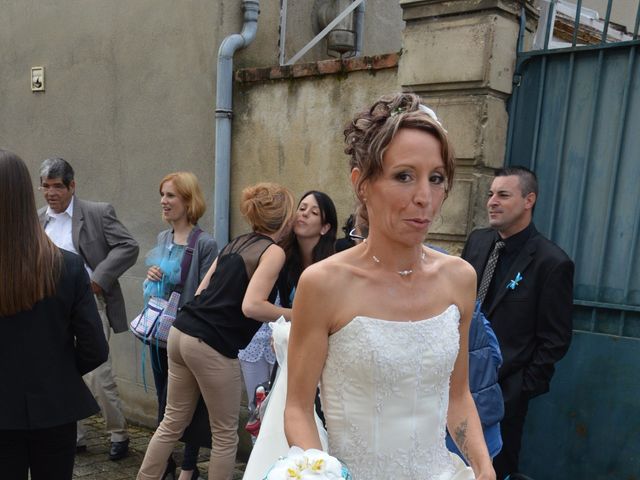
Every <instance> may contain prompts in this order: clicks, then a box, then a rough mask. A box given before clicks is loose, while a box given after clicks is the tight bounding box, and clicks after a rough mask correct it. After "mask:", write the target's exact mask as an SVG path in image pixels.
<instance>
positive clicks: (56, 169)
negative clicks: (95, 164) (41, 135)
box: [40, 157, 74, 188]
mask: <svg viewBox="0 0 640 480" xmlns="http://www.w3.org/2000/svg"><path fill="white" fill-rule="evenodd" d="M43 178H61V179H62V183H63V184H64V186H65V187H67V188H69V185H71V181H72V180H73V178H74V172H73V167H72V166H71V165H69V162H67V161H66V160H65V159H64V158H60V157H52V158H47V159H46V160H43V162H42V165H41V166H40V183H42V179H43Z"/></svg>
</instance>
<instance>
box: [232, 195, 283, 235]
mask: <svg viewBox="0 0 640 480" xmlns="http://www.w3.org/2000/svg"><path fill="white" fill-rule="evenodd" d="M294 212H295V200H294V198H293V195H292V194H291V192H290V191H289V189H288V188H286V187H283V186H282V185H278V184H277V183H268V182H261V183H257V184H255V185H252V186H250V187H247V188H245V189H244V190H243V191H242V199H241V201H240V213H242V216H243V217H245V218H246V219H247V221H248V222H249V223H250V224H251V228H252V229H253V230H254V231H256V232H261V233H267V234H271V233H276V232H277V231H278V230H280V229H281V228H282V227H283V226H284V225H286V224H287V223H288V222H290V221H291V219H292V218H293V214H294Z"/></svg>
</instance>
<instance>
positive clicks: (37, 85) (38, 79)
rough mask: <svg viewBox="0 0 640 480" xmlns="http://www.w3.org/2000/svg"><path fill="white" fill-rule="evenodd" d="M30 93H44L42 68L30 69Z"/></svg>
mask: <svg viewBox="0 0 640 480" xmlns="http://www.w3.org/2000/svg"><path fill="white" fill-rule="evenodd" d="M31 91H32V92H44V67H31Z"/></svg>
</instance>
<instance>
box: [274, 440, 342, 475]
mask: <svg viewBox="0 0 640 480" xmlns="http://www.w3.org/2000/svg"><path fill="white" fill-rule="evenodd" d="M263 480H353V477H352V476H351V473H350V472H349V469H348V468H347V467H346V465H344V464H343V463H342V462H340V460H338V459H337V458H335V457H332V456H331V455H329V454H328V453H326V452H323V451H322V450H316V449H313V448H312V449H309V450H302V449H301V448H300V447H291V448H290V449H289V452H288V453H287V456H286V457H284V458H280V460H278V461H277V462H276V463H275V464H274V465H273V467H271V470H269V473H267V476H266V477H265V478H264V479H263Z"/></svg>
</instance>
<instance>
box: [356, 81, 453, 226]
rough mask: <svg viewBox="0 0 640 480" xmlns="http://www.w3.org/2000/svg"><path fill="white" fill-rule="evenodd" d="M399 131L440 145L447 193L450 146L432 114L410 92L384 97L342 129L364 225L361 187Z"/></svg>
mask: <svg viewBox="0 0 640 480" xmlns="http://www.w3.org/2000/svg"><path fill="white" fill-rule="evenodd" d="M403 128H410V129H418V130H422V131H424V132H427V133H429V134H431V135H433V136H434V137H435V138H436V139H437V140H438V141H439V142H440V146H441V153H442V159H443V162H444V169H445V174H446V183H445V188H446V191H447V193H448V192H449V190H450V189H451V186H452V182H453V174H454V170H455V161H454V154H453V147H452V145H451V143H450V141H449V137H448V133H447V131H446V130H445V129H444V128H443V127H442V125H441V124H440V121H439V120H438V118H437V116H436V114H435V112H434V111H433V110H431V109H430V108H429V107H427V106H425V105H423V104H422V101H421V99H420V97H419V96H418V95H416V94H414V93H396V94H392V95H385V96H383V97H380V98H379V99H378V100H376V102H375V103H374V104H373V105H371V107H370V108H369V109H367V110H364V111H362V112H360V113H358V114H356V115H355V116H354V118H353V119H352V120H351V122H349V123H348V124H347V126H346V128H345V130H344V140H345V149H344V152H345V153H346V154H347V155H349V168H350V170H353V169H356V168H357V169H358V171H359V172H360V175H359V177H358V181H357V184H356V186H355V193H356V196H357V197H358V201H359V202H360V205H359V206H358V214H359V215H360V216H361V217H363V219H364V221H365V222H366V221H367V219H368V213H367V208H366V205H364V203H363V202H362V200H363V199H362V198H361V195H362V194H361V187H362V185H363V184H364V182H366V181H371V180H375V179H376V178H377V177H378V175H380V174H381V173H382V170H383V157H384V153H385V151H386V150H387V148H388V147H389V144H390V143H391V142H392V141H393V139H394V137H395V135H396V133H397V132H398V130H400V129H403Z"/></svg>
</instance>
